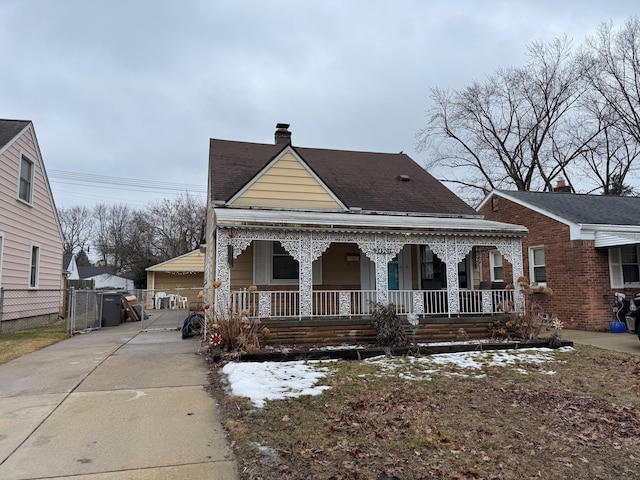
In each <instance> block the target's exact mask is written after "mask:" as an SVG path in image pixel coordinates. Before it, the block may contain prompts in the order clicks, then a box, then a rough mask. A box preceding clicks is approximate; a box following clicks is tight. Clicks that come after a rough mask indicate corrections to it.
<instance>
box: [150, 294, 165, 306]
mask: <svg viewBox="0 0 640 480" xmlns="http://www.w3.org/2000/svg"><path fill="white" fill-rule="evenodd" d="M166 297H167V294H166V292H156V295H155V297H154V300H155V303H154V305H153V306H154V308H155V309H156V310H160V307H162V299H163V298H166Z"/></svg>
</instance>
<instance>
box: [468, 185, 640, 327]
mask: <svg viewBox="0 0 640 480" xmlns="http://www.w3.org/2000/svg"><path fill="white" fill-rule="evenodd" d="M562 187H563V186H562V185H560V186H559V188H560V189H562ZM478 211H479V212H480V213H481V214H482V215H483V216H484V217H485V218H487V219H489V220H494V221H504V222H513V223H517V224H520V225H524V226H526V227H527V228H528V230H529V234H528V236H527V237H526V238H525V239H524V240H523V244H522V248H523V259H524V264H523V270H524V272H525V274H526V275H527V276H528V277H529V279H530V281H531V282H532V283H537V284H539V285H544V286H547V287H549V288H551V290H553V292H554V293H553V295H552V296H546V295H542V294H534V297H535V299H536V300H537V301H538V302H540V303H541V304H542V305H544V306H545V308H546V309H547V311H548V312H550V313H551V314H553V315H556V316H557V317H558V318H559V319H560V320H562V321H563V322H565V324H570V325H571V326H574V327H575V328H579V329H584V330H599V331H603V330H607V329H608V328H609V322H611V321H613V315H612V303H613V298H614V293H615V292H624V293H625V294H626V296H627V298H631V297H632V296H633V295H634V294H635V293H637V292H638V291H640V260H639V259H640V198H637V197H619V196H611V195H582V194H573V193H567V192H562V191H556V192H519V191H497V190H496V191H493V192H491V193H490V194H489V195H488V196H487V197H486V198H485V199H484V200H483V202H482V203H481V204H480V206H479V207H478ZM495 257H497V258H498V260H495ZM495 257H494V261H493V264H492V266H494V265H498V264H499V265H500V266H502V259H501V258H500V256H499V255H495ZM485 266H487V261H486V260H485ZM504 266H505V269H506V268H509V267H508V264H507V263H506V262H504Z"/></svg>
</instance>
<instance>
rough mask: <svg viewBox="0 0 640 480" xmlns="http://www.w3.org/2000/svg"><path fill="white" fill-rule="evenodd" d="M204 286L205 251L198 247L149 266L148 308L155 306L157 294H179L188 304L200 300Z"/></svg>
mask: <svg viewBox="0 0 640 480" xmlns="http://www.w3.org/2000/svg"><path fill="white" fill-rule="evenodd" d="M203 287H204V253H203V252H201V251H200V250H199V249H198V250H194V251H192V252H188V253H185V254H184V255H180V256H178V257H176V258H172V259H170V260H167V261H165V262H162V263H158V264H157V265H153V266H151V267H149V268H147V289H148V294H147V302H148V304H147V308H152V307H154V306H155V302H154V303H152V301H153V300H154V299H156V297H157V295H156V294H159V295H178V296H180V297H184V298H186V303H187V304H190V303H193V302H199V301H200V299H199V298H198V294H199V293H200V292H201V291H202V289H203ZM158 303H159V304H160V305H162V303H161V302H158Z"/></svg>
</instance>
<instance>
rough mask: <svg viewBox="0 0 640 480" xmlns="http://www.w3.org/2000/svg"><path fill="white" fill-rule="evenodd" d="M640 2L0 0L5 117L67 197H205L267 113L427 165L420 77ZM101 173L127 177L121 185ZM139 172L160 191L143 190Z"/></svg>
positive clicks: (615, 15) (340, 143)
mask: <svg viewBox="0 0 640 480" xmlns="http://www.w3.org/2000/svg"><path fill="white" fill-rule="evenodd" d="M639 10H640V9H639V8H638V3H637V1H632V0H628V1H617V0H608V1H604V0H602V1H595V0H591V1H589V0H554V1H548V0H522V1H518V0H507V1H498V0H485V1H482V0H457V1H456V0H449V1H446V0H442V1H439V0H394V1H389V0H387V1H378V0H336V1H327V0H323V1H313V0H297V1H285V0H282V1H275V0H253V1H249V0H248V1H242V0H233V1H230V0H226V1H217V0H211V1H206V0H201V1H195V0H175V1H165V0H162V1H161V0H126V1H125V0H103V1H97V0H0V65H1V70H0V71H1V73H0V118H9V119H26V120H32V121H33V122H34V125H35V129H36V134H37V136H38V140H39V143H40V149H41V151H42V155H43V157H44V161H45V165H46V168H47V170H48V172H49V176H50V180H51V184H52V188H53V192H54V197H55V201H56V203H57V205H58V206H59V207H65V208H68V207H72V206H75V205H85V206H89V207H93V206H94V205H95V204H96V203H127V204H130V205H131V206H133V207H135V208H139V207H142V206H143V205H144V204H145V203H146V202H148V201H150V200H152V199H157V198H162V197H169V198H171V196H172V195H173V194H175V193H176V192H177V191H181V190H182V189H187V188H189V189H190V190H191V191H192V193H196V194H198V195H202V196H203V197H204V195H205V191H206V185H207V177H206V175H207V163H208V146H209V138H219V139H227V140H241V141H249V142H260V143H272V142H273V133H274V130H275V125H276V123H278V122H283V123H290V124H291V128H290V130H291V131H292V141H293V144H294V145H297V146H302V147H319V148H336V149H347V150H365V151H381V152H399V151H401V150H402V151H404V152H405V153H408V154H409V155H410V156H412V157H413V158H414V160H416V162H418V163H420V164H423V163H424V161H425V158H423V155H424V154H417V153H415V151H414V138H415V135H416V133H417V131H418V130H419V129H420V127H422V126H423V125H424V120H425V111H426V110H427V108H428V107H429V104H428V89H429V87H433V86H439V87H444V88H452V89H457V88H461V87H463V86H465V85H467V84H468V83H470V82H471V81H473V80H474V79H483V78H484V77H485V76H486V75H488V74H490V73H491V72H493V71H494V70H495V69H496V68H498V67H502V66H509V65H522V64H523V63H524V61H525V52H526V46H527V45H528V44H530V43H531V42H532V41H534V40H542V41H549V40H552V39H553V38H556V37H560V36H562V35H563V34H567V35H568V36H569V37H570V38H572V39H573V41H574V44H580V43H582V41H583V39H584V37H585V35H588V34H592V33H593V32H594V31H595V29H596V28H597V27H598V26H599V25H600V24H601V23H602V22H604V21H612V22H613V23H614V24H616V25H618V26H622V24H623V23H624V22H625V21H626V19H628V18H629V17H630V16H632V15H636V14H638V13H639ZM61 172H64V173H61ZM67 172H73V173H79V174H81V176H82V177H84V178H85V180H87V179H88V180H91V181H97V182H98V183H93V184H91V185H78V184H73V183H79V182H77V181H75V180H70V178H69V175H68V173H67ZM103 176H106V177H118V176H122V177H123V178H127V179H131V181H130V183H129V184H128V185H124V186H123V187H122V188H120V189H119V188H114V187H116V185H114V184H108V182H109V181H110V179H108V178H104V177H103ZM70 181H71V182H73V183H70ZM103 181H106V182H107V184H105V183H103ZM147 183H148V184H149V185H156V186H158V185H160V186H163V187H166V188H164V189H162V190H158V189H155V190H151V191H148V192H146V191H141V190H145V188H144V185H146V184H147ZM105 187H110V188H105ZM136 190H137V191H136Z"/></svg>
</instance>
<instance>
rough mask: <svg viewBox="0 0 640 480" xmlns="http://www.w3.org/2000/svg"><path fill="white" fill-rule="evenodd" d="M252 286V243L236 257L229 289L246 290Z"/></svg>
mask: <svg viewBox="0 0 640 480" xmlns="http://www.w3.org/2000/svg"><path fill="white" fill-rule="evenodd" d="M252 284H253V243H252V244H251V245H249V246H248V247H247V249H246V250H245V251H244V252H242V253H241V254H240V255H238V256H237V257H236V259H235V260H234V261H233V268H232V269H231V288H246V287H249V286H251V285H252Z"/></svg>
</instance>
